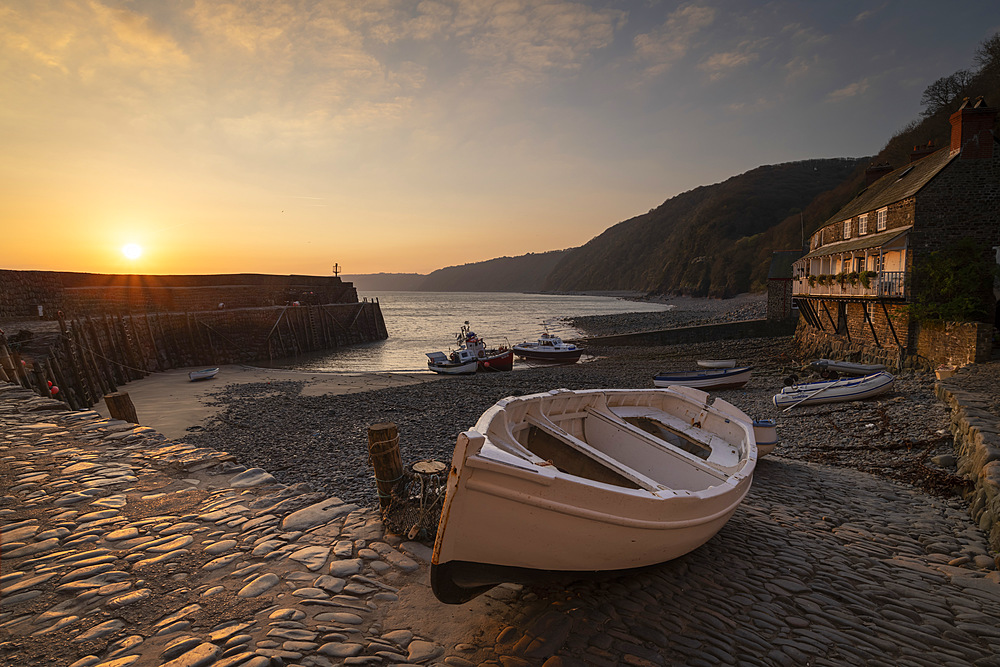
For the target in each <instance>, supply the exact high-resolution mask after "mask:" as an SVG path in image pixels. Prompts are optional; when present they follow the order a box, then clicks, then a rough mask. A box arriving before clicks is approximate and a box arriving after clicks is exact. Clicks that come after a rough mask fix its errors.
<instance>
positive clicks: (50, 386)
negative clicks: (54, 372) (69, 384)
mask: <svg viewBox="0 0 1000 667" xmlns="http://www.w3.org/2000/svg"><path fill="white" fill-rule="evenodd" d="M51 388H52V380H49V389H51Z"/></svg>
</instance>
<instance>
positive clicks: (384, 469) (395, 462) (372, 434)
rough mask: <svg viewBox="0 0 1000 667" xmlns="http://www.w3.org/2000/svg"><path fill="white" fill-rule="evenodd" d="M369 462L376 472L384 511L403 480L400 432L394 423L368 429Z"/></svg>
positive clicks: (380, 502)
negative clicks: (395, 489)
mask: <svg viewBox="0 0 1000 667" xmlns="http://www.w3.org/2000/svg"><path fill="white" fill-rule="evenodd" d="M368 460H369V461H370V462H371V464H372V468H373V469H374V470H375V486H376V487H378V500H379V504H380V505H381V506H382V509H386V508H387V507H388V506H389V504H390V503H391V502H392V490H393V489H394V488H395V487H396V485H397V484H398V483H399V481H400V480H401V479H402V478H403V461H402V459H401V458H400V455H399V432H398V431H397V430H396V425H395V424H393V423H392V422H383V423H379V424H372V425H371V426H369V427H368Z"/></svg>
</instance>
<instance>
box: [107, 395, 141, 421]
mask: <svg viewBox="0 0 1000 667" xmlns="http://www.w3.org/2000/svg"><path fill="white" fill-rule="evenodd" d="M104 404H105V405H106V406H108V414H110V415H111V417H112V419H121V420H122V421H126V422H131V423H133V424H138V423H139V418H138V417H137V416H136V415H135V406H134V405H132V399H131V398H130V397H129V395H128V392H127V391H116V392H115V393H113V394H106V395H105V396H104Z"/></svg>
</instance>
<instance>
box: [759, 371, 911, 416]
mask: <svg viewBox="0 0 1000 667" xmlns="http://www.w3.org/2000/svg"><path fill="white" fill-rule="evenodd" d="M895 381H896V378H895V377H893V376H892V375H890V374H889V373H886V372H884V371H883V372H879V373H873V374H872V375H865V376H863V377H852V378H849V379H841V380H829V381H826V382H809V383H806V384H798V385H793V386H791V387H785V388H784V389H782V390H781V393H779V394H775V396H774V398H773V399H772V401H773V402H774V405H775V407H778V408H791V407H794V406H796V405H817V404H820V403H837V402H841V401H859V400H862V399H865V398H872V397H873V396H878V395H880V394H884V393H886V392H888V391H889V390H891V389H892V387H893V384H895Z"/></svg>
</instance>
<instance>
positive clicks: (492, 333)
mask: <svg viewBox="0 0 1000 667" xmlns="http://www.w3.org/2000/svg"><path fill="white" fill-rule="evenodd" d="M359 297H362V298H364V297H367V298H368V299H373V298H377V299H378V300H379V304H380V306H381V309H382V316H383V317H384V318H385V326H386V329H388V331H389V338H388V340H384V341H379V342H376V343H367V344H364V345H355V346H351V347H350V348H347V349H341V350H335V351H333V352H328V353H323V354H322V355H317V356H311V357H299V358H297V359H295V360H286V362H287V363H285V364H281V365H282V366H285V367H288V368H296V369H299V370H309V371H342V372H415V371H424V372H428V373H429V372H430V371H428V370H427V357H426V356H425V353H427V352H434V351H437V350H440V351H442V352H447V351H448V350H450V349H453V348H454V347H455V337H456V335H457V334H458V333H459V331H460V329H461V327H462V324H463V323H464V322H465V321H466V320H468V321H469V324H470V327H471V328H472V330H473V331H475V332H476V333H477V334H479V336H480V337H482V338H484V339H485V340H486V344H487V345H488V346H490V347H493V346H499V345H502V344H510V345H513V344H516V343H520V342H521V341H524V340H536V339H537V338H538V336H539V335H541V333H542V332H543V331H545V330H546V329H547V330H548V332H549V333H551V334H555V335H557V336H561V337H563V338H577V337H580V336H582V335H583V334H582V332H580V331H577V330H576V329H573V328H572V327H570V326H569V325H568V324H567V323H566V322H565V321H564V320H563V318H566V317H574V316H579V315H611V314H614V313H636V312H649V311H661V310H669V309H670V308H673V306H666V305H663V304H656V303H645V302H638V301H626V300H624V299H617V298H612V297H604V296H565V295H553V294H517V293H508V292H363V293H360V294H359ZM276 365H277V364H276ZM514 367H515V369H516V368H517V363H515V366H514Z"/></svg>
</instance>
